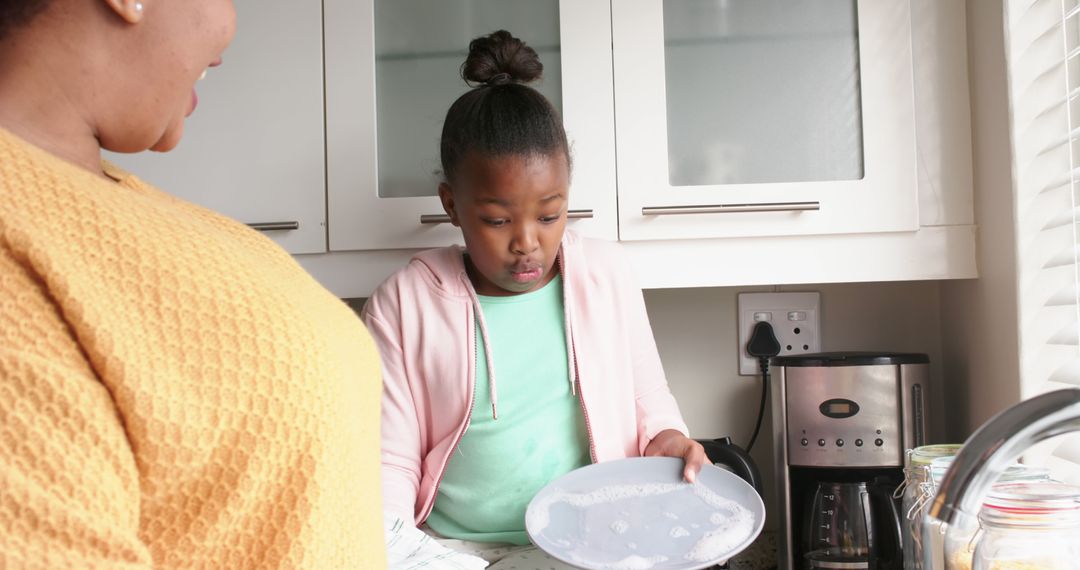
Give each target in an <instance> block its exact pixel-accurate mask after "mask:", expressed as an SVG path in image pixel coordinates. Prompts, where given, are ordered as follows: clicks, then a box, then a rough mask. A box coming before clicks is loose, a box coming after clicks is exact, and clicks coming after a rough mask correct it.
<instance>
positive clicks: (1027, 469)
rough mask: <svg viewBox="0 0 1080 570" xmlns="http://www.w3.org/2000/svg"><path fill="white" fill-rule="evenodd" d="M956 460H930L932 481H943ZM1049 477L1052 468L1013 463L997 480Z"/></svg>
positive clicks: (1005, 481) (935, 483) (1008, 481)
mask: <svg viewBox="0 0 1080 570" xmlns="http://www.w3.org/2000/svg"><path fill="white" fill-rule="evenodd" d="M955 460H956V457H938V458H937V459H934V460H932V461H931V462H930V481H931V482H933V483H934V485H935V486H937V485H938V484H940V483H941V480H942V479H943V478H944V477H945V473H946V472H948V470H949V466H951V465H952V463H953V461H955ZM1048 479H1050V470H1049V469H1047V468H1045V467H1035V466H1033V465H1024V464H1023V463H1013V464H1012V465H1010V466H1008V467H1007V468H1006V469H1005V471H1004V472H1002V474H1001V476H999V477H998V479H997V482H998V483H1018V482H1022V481H1045V480H1048Z"/></svg>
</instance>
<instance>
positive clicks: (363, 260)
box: [111, 0, 977, 297]
mask: <svg viewBox="0 0 1080 570" xmlns="http://www.w3.org/2000/svg"><path fill="white" fill-rule="evenodd" d="M236 5H237V10H238V12H239V18H240V25H239V28H238V32H237V36H236V39H235V41H234V43H233V45H232V46H231V47H230V48H229V50H228V51H227V52H226V53H225V57H224V59H225V64H224V66H223V67H222V68H220V69H215V70H211V71H210V73H209V76H208V77H207V78H206V79H205V80H204V81H202V82H200V83H199V94H200V96H201V99H202V103H201V104H200V105H199V108H198V110H197V111H196V113H195V114H194V115H193V116H192V117H191V118H190V119H189V120H188V122H187V134H186V135H185V137H184V140H183V141H182V142H181V144H180V146H179V147H178V148H177V150H175V151H174V152H172V153H170V154H169V155H168V156H164V157H163V156H161V155H157V154H153V153H143V154H141V155H138V156H120V157H111V158H113V159H114V160H116V161H117V162H118V163H120V164H121V165H122V166H124V167H127V168H129V169H131V170H133V171H134V172H136V173H137V174H139V175H140V176H143V177H144V178H146V179H147V180H149V181H150V182H151V183H153V184H155V185H157V186H159V187H160V188H162V189H164V190H167V191H169V192H173V193H175V194H177V195H178V196H180V197H182V198H186V199H189V200H192V201H194V202H197V203H200V204H203V205H206V206H208V207H210V208H213V209H216V210H219V211H221V212H223V213H225V214H227V215H230V216H232V217H234V218H237V219H239V220H241V221H243V222H246V223H249V224H252V225H255V226H256V227H260V228H262V229H264V230H265V231H267V232H268V235H270V236H272V237H273V238H274V239H276V240H278V242H279V243H281V244H282V245H283V246H284V247H285V248H286V249H288V250H289V251H290V252H292V253H302V254H310V255H301V256H298V260H299V261H300V263H302V264H303V265H304V266H305V267H307V268H308V269H309V270H310V271H311V272H312V273H313V274H314V275H315V276H316V277H317V278H318V279H319V280H320V281H322V282H323V283H324V284H326V285H327V286H328V287H330V288H331V289H332V290H333V291H334V292H335V293H337V294H339V295H341V296H349V297H357V296H366V295H369V294H370V293H371V291H372V290H373V289H374V287H375V286H376V285H377V284H378V283H379V282H381V281H382V280H383V279H385V278H386V277H387V276H388V275H389V274H390V273H392V272H393V271H394V270H395V269H397V268H398V267H401V266H402V265H404V264H405V263H407V261H408V259H409V257H410V256H411V255H412V253H413V252H414V251H415V250H416V249H420V248H428V247H438V246H443V245H447V244H450V243H455V242H460V240H461V235H460V232H459V231H458V230H457V228H453V227H451V226H450V224H448V223H446V218H445V216H444V215H443V214H444V213H443V211H442V206H441V204H440V202H439V200H438V198H437V196H436V194H437V188H438V184H439V182H440V180H441V175H440V172H439V171H440V169H441V166H440V161H439V137H440V134H441V131H442V124H443V118H444V117H445V114H446V110H447V109H448V108H449V106H450V104H451V103H452V102H453V101H454V100H455V99H456V98H457V97H458V96H459V95H461V94H462V93H464V92H465V91H466V90H467V89H469V86H468V85H466V84H465V82H464V81H463V80H462V79H461V77H460V71H459V70H460V67H461V64H462V63H463V62H464V60H465V57H466V54H467V50H468V45H469V41H470V40H472V39H473V38H475V37H477V36H481V35H484V34H488V33H491V32H492V31H495V30H498V29H500V28H501V29H506V30H509V31H510V32H511V33H513V34H514V35H516V36H518V37H521V38H523V39H524V40H525V41H526V42H528V43H529V44H530V45H531V46H533V48H534V49H536V50H537V52H538V53H539V55H540V58H541V60H542V61H543V63H544V67H545V73H544V79H543V80H542V82H540V83H539V84H537V85H536V87H537V88H538V89H539V90H540V91H541V92H543V93H544V94H545V95H547V97H548V98H549V99H550V100H551V101H552V103H553V104H554V105H555V107H556V108H558V109H559V110H560V111H561V113H562V115H563V119H564V122H565V124H566V130H567V135H568V137H569V141H570V145H571V153H572V155H573V159H574V164H573V172H572V182H571V192H570V205H569V208H570V217H571V218H572V219H571V221H570V225H569V227H571V228H573V229H575V230H576V231H577V232H579V233H581V234H585V235H589V236H594V237H599V238H604V239H609V240H621V241H622V242H623V243H624V246H625V247H624V250H625V251H626V253H627V254H628V256H629V259H630V260H631V264H632V266H633V268H634V269H635V270H636V272H637V276H638V278H639V280H640V282H641V284H642V285H643V286H645V287H650V288H652V287H699V286H728V285H752V284H784V283H820V282H834V281H890V280H909V279H954V278H971V277H975V276H977V271H976V267H975V226H974V225H973V224H974V215H973V198H972V195H973V190H972V187H973V184H972V164H971V137H972V129H971V114H970V103H969V90H968V79H967V65H968V63H967V43H966V33H965V21H966V11H965V2H964V0H614V1H612V0H323V2H321V3H319V2H316V3H314V4H312V3H291V4H287V5H283V6H277V7H275V8H273V9H271V8H267V7H266V5H265V3H262V2H258V1H257V0H236ZM616 182H617V184H616ZM275 228H276V229H275ZM288 228H293V229H288ZM853 260H855V261H853Z"/></svg>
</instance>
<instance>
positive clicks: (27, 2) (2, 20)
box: [0, 0, 52, 40]
mask: <svg viewBox="0 0 1080 570" xmlns="http://www.w3.org/2000/svg"><path fill="white" fill-rule="evenodd" d="M51 1H52V0H0V40H2V39H4V38H5V37H6V36H7V35H8V34H9V33H11V31H12V30H14V29H15V28H18V27H20V26H23V25H26V24H29V23H30V20H33V19H34V16H37V15H38V14H40V13H41V12H42V10H44V9H45V8H46V7H48V5H49V3H50V2H51Z"/></svg>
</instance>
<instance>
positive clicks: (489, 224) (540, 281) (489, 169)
mask: <svg viewBox="0 0 1080 570" xmlns="http://www.w3.org/2000/svg"><path fill="white" fill-rule="evenodd" d="M569 190H570V168H569V165H568V164H567V160H566V156H565V155H563V154H562V153H561V152H557V153H554V154H551V155H535V156H520V155H507V156H496V157H489V156H482V155H479V154H477V153H469V154H467V155H466V157H465V159H464V160H463V161H462V163H461V165H460V167H459V168H458V173H457V175H456V179H455V180H454V182H453V186H452V187H451V185H450V184H447V183H443V184H441V185H439V198H440V199H441V200H442V203H443V208H444V209H445V210H446V213H447V214H448V215H449V216H450V220H451V221H452V222H453V224H454V225H455V226H458V227H460V228H461V233H462V235H463V236H464V237H465V248H466V250H467V251H468V253H469V258H468V259H469V264H468V270H469V278H470V279H471V280H472V283H473V286H474V287H475V288H476V292H477V293H478V294H480V295H517V294H520V293H527V292H529V291H534V290H536V289H539V288H541V287H543V286H544V285H546V284H547V283H548V282H549V281H551V279H552V278H554V277H555V275H556V274H557V273H558V269H557V268H556V267H555V261H556V258H557V256H558V254H559V244H560V243H561V242H562V237H563V231H564V230H566V208H567V203H568V202H567V198H568V196H569Z"/></svg>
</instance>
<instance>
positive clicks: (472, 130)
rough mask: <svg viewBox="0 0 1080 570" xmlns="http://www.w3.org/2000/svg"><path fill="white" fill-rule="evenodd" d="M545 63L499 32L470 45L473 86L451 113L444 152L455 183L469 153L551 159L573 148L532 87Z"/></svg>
mask: <svg viewBox="0 0 1080 570" xmlns="http://www.w3.org/2000/svg"><path fill="white" fill-rule="evenodd" d="M543 72H544V65H543V64H542V63H540V58H539V57H538V56H537V55H536V51H534V50H533V49H532V48H531V47H529V46H527V45H525V42H523V41H521V40H519V39H518V38H515V37H514V36H512V35H510V32H507V31H506V30H499V31H497V32H494V33H492V34H490V35H487V36H481V37H479V38H476V39H474V40H473V41H471V42H469V56H468V57H467V58H466V59H465V63H463V64H462V65H461V77H462V78H463V79H465V81H466V83H468V84H469V85H470V86H473V87H472V89H470V90H469V91H467V92H466V93H465V94H464V95H462V96H461V97H458V99H457V101H454V104H453V105H451V106H450V110H449V111H447V112H446V121H445V122H444V123H443V130H442V139H441V141H440V143H439V150H440V154H441V157H442V167H443V175H444V176H446V178H447V180H451V179H453V177H454V174H455V172H456V170H457V167H458V165H459V164H460V163H461V161H462V160H463V159H464V158H465V155H466V154H468V153H469V152H472V151H476V152H479V153H481V154H483V155H485V156H507V155H526V156H533V155H537V156H549V155H551V154H553V153H557V152H558V153H564V154H565V156H566V163H567V165H568V166H569V164H570V147H569V145H568V144H567V142H566V131H565V130H564V129H563V124H562V118H561V117H560V116H559V112H558V111H556V110H555V107H553V106H552V105H551V102H550V101H548V100H547V98H546V97H544V96H543V95H542V94H540V92H539V91H537V90H535V89H533V88H532V87H529V86H528V83H530V82H532V81H535V80H537V79H539V78H540V76H541V75H542V74H543Z"/></svg>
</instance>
